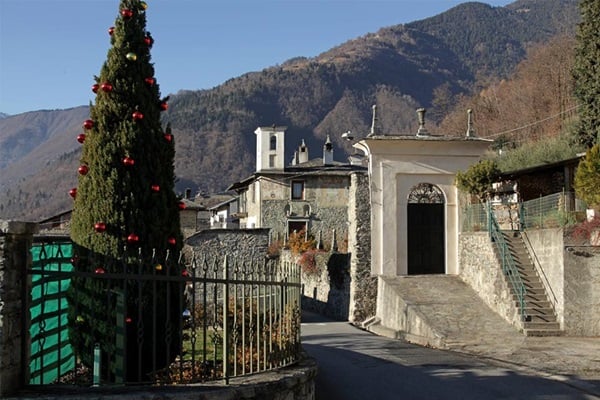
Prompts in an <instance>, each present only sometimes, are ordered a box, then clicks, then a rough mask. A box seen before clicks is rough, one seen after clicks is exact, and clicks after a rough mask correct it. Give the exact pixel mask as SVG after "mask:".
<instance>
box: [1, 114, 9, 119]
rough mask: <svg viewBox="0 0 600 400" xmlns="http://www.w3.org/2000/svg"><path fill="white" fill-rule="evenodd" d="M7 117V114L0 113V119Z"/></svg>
mask: <svg viewBox="0 0 600 400" xmlns="http://www.w3.org/2000/svg"><path fill="white" fill-rule="evenodd" d="M6 117H8V114H5V113H1V112H0V119H2V118H6Z"/></svg>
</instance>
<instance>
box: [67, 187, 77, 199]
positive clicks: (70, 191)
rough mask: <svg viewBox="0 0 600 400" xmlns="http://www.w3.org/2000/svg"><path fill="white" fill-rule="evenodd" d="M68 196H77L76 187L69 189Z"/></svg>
mask: <svg viewBox="0 0 600 400" xmlns="http://www.w3.org/2000/svg"><path fill="white" fill-rule="evenodd" d="M69 196H71V197H72V198H75V197H77V188H73V189H71V190H69Z"/></svg>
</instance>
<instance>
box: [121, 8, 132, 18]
mask: <svg viewBox="0 0 600 400" xmlns="http://www.w3.org/2000/svg"><path fill="white" fill-rule="evenodd" d="M121 15H122V16H123V18H125V19H129V18H131V17H133V11H131V10H130V9H128V8H124V9H122V10H121Z"/></svg>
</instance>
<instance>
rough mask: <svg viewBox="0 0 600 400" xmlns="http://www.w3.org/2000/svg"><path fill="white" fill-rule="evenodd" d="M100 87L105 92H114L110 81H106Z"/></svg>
mask: <svg viewBox="0 0 600 400" xmlns="http://www.w3.org/2000/svg"><path fill="white" fill-rule="evenodd" d="M100 89H102V91H103V92H106V93H109V92H112V90H113V85H111V84H110V83H108V82H104V83H103V84H102V85H100Z"/></svg>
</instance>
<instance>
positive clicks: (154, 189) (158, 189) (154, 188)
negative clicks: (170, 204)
mask: <svg viewBox="0 0 600 400" xmlns="http://www.w3.org/2000/svg"><path fill="white" fill-rule="evenodd" d="M150 189H151V190H152V191H153V192H155V193H158V192H160V186H158V185H152V186H150Z"/></svg>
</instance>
